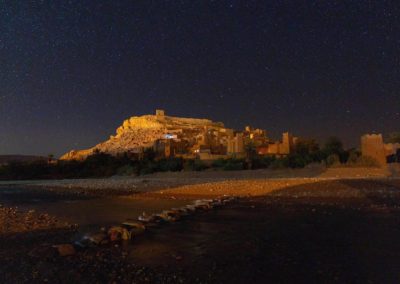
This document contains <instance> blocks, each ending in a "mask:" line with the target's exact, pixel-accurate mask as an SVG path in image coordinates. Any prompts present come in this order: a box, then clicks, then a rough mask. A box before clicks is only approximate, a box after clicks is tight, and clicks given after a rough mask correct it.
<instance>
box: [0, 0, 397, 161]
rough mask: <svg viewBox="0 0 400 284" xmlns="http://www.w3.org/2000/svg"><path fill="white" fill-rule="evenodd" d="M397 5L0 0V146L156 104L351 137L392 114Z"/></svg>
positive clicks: (100, 123)
mask: <svg viewBox="0 0 400 284" xmlns="http://www.w3.org/2000/svg"><path fill="white" fill-rule="evenodd" d="M399 16H400V3H399V1H397V0H394V1H389V0H379V1H362V0H357V1H351V0H346V1H334V0H332V1H325V0H321V1H316V0H308V1H298V0H293V1H251V0H247V1H238V0H237V1H234V0H231V1H223V0H221V1H216V0H215V1H205V0H203V1H197V0H187V1H183V0H182V1H178V0H175V1H150V0H146V1H145V0H143V1H141V0H138V1H130V0H129V1H128V0H127V1H119V0H113V1H85V0H69V1H67V0H53V1H14V0H10V1H7V0H3V1H0V154H40V155H47V154H49V153H53V154H55V155H60V154H62V153H64V152H66V151H69V150H70V149H82V148H87V147H91V146H94V145H95V144H97V143H98V142H101V141H104V140H106V139H108V136H109V135H111V134H114V132H115V129H116V128H117V127H118V126H119V125H120V124H121V123H122V121H123V120H124V119H126V118H128V117H130V116H133V115H142V114H148V113H153V112H154V110H155V109H156V108H162V109H165V110H166V112H167V114H170V115H175V116H184V117H201V118H203V117H204V118H210V119H212V120H215V121H222V122H224V123H225V125H226V126H227V127H232V128H236V129H242V128H243V127H244V126H245V125H253V126H254V127H259V128H263V129H266V130H267V131H268V133H269V134H270V136H271V137H272V138H274V139H278V138H280V133H281V132H283V131H286V130H289V131H291V132H293V133H294V134H296V135H299V136H305V137H315V138H317V139H318V140H319V141H324V139H326V138H327V137H328V136H331V135H335V136H338V137H340V138H341V139H342V140H343V141H344V142H345V145H346V146H347V147H352V146H358V144H359V136H360V135H361V134H363V133H367V132H382V133H383V134H387V133H389V132H391V131H394V130H399V125H400V123H399V122H400V18H399Z"/></svg>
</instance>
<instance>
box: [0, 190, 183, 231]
mask: <svg viewBox="0 0 400 284" xmlns="http://www.w3.org/2000/svg"><path fill="white" fill-rule="evenodd" d="M189 203H190V201H187V200H172V199H150V198H145V199H141V198H129V197H111V198H96V199H77V198H76V197H74V196H61V197H60V196H58V195H55V194H53V193H49V192H44V191H43V192H42V191H35V192H32V191H31V190H25V189H24V188H19V187H0V204H4V205H5V206H17V207H18V208H20V209H21V210H31V209H34V210H36V211H37V212H43V213H48V214H50V215H53V216H56V217H57V218H58V219H59V220H61V221H66V222H69V223H72V224H74V223H76V224H79V226H80V231H82V232H85V231H90V230H93V229H95V230H96V229H98V228H99V227H101V226H108V225H113V224H118V223H121V222H123V221H125V220H126V219H128V218H135V219H136V218H137V217H138V216H139V215H140V214H141V213H143V212H146V213H156V212H161V211H162V210H166V209H170V208H173V207H179V206H182V205H186V204H189Z"/></svg>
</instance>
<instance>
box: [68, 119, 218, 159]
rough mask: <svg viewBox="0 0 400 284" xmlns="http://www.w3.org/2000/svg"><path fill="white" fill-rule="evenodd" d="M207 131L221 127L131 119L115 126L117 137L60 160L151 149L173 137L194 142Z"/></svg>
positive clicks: (193, 121)
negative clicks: (156, 142) (169, 136)
mask: <svg viewBox="0 0 400 284" xmlns="http://www.w3.org/2000/svg"><path fill="white" fill-rule="evenodd" d="M207 129H217V130H223V129H225V128H224V124H223V123H220V122H213V121H211V120H208V119H195V118H181V117H173V116H166V115H164V114H163V113H162V114H161V115H160V114H156V115H143V116H133V117H131V118H129V119H127V120H125V121H124V122H123V124H122V125H121V126H120V127H118V129H117V131H116V135H114V136H110V139H109V140H107V141H105V142H102V143H100V144H98V145H96V146H94V147H92V148H90V149H86V150H72V151H70V152H68V153H66V154H64V155H63V156H62V157H61V158H60V159H62V160H82V159H85V158H86V157H87V156H88V155H91V154H93V152H94V151H95V150H99V151H100V152H104V153H108V154H112V155H116V154H118V153H124V152H133V153H135V152H140V151H142V150H143V149H144V148H147V147H152V146H153V145H154V142H155V141H157V140H158V139H164V138H165V137H166V136H167V135H176V136H179V138H180V139H185V140H189V141H190V140H196V137H198V136H199V135H201V133H204V132H205V131H206V130H207Z"/></svg>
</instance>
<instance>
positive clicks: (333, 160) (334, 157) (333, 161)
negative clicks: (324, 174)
mask: <svg viewBox="0 0 400 284" xmlns="http://www.w3.org/2000/svg"><path fill="white" fill-rule="evenodd" d="M326 165H327V166H328V167H334V166H338V165H340V158H339V155H338V154H331V155H329V156H328V158H326Z"/></svg>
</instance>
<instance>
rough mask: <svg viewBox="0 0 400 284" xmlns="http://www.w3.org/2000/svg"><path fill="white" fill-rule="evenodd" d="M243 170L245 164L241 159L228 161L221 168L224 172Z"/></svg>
mask: <svg viewBox="0 0 400 284" xmlns="http://www.w3.org/2000/svg"><path fill="white" fill-rule="evenodd" d="M244 168H245V163H244V161H243V160H242V159H228V160H226V163H225V165H224V167H223V169H224V171H239V170H243V169H244Z"/></svg>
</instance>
